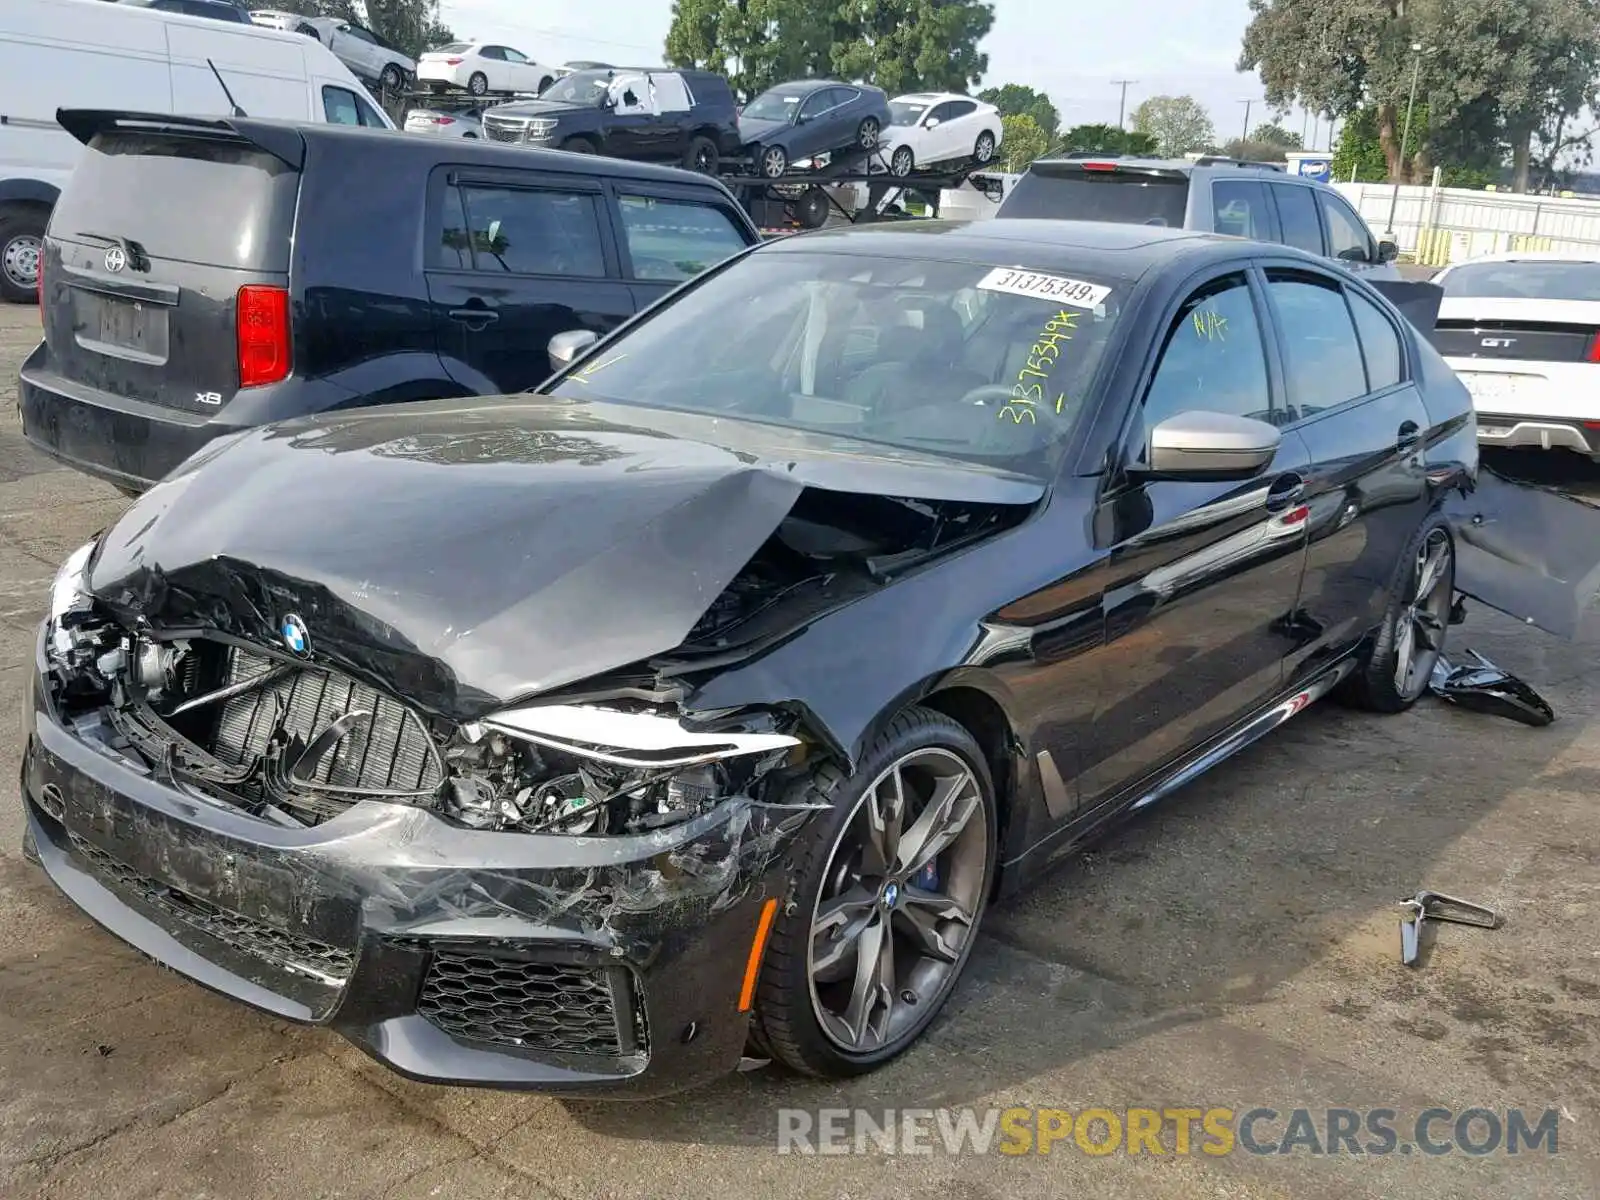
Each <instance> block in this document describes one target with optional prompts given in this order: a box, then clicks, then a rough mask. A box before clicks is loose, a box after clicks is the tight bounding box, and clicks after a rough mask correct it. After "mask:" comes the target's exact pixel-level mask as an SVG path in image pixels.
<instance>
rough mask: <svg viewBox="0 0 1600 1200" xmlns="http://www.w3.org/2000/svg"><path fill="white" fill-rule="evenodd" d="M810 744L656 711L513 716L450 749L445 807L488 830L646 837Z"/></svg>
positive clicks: (572, 709)
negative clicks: (689, 722)
mask: <svg viewBox="0 0 1600 1200" xmlns="http://www.w3.org/2000/svg"><path fill="white" fill-rule="evenodd" d="M800 745H801V742H800V739H799V738H796V737H794V736H792V735H790V734H788V733H782V732H777V731H751V730H749V729H737V730H692V729H687V728H685V727H684V725H683V723H682V722H681V721H680V720H679V719H678V718H677V717H675V716H672V715H670V714H667V713H663V712H660V711H657V710H655V709H634V710H629V709H624V708H611V707H606V706H602V705H595V704H552V705H539V706H534V707H529V708H518V709H511V710H508V711H506V712H502V713H497V714H495V715H494V716H493V717H490V718H488V719H486V720H484V721H483V722H481V723H480V724H477V725H472V726H468V727H466V728H465V729H463V730H462V731H461V732H460V735H459V736H458V737H457V738H456V739H454V741H453V743H452V744H451V745H450V746H449V747H447V748H446V750H445V761H446V763H447V764H448V765H449V767H450V779H449V782H448V783H447V785H446V792H447V794H446V796H445V803H444V808H445V811H446V812H448V813H449V814H450V815H451V816H452V817H454V818H455V819H456V820H458V821H461V822H462V823H463V824H465V825H469V826H472V827H473V828H478V829H505V830H520V831H522V832H526V833H566V834H575V835H576V834H595V835H603V834H620V833H642V832H646V831H648V830H651V829H659V828H661V827H663V826H666V825H673V824H676V823H678V822H680V821H684V820H688V819H689V818H690V817H693V816H695V815H697V814H699V813H702V812H705V811H707V810H708V809H710V808H711V807H713V806H715V805H716V804H719V803H721V802H722V801H723V800H726V799H727V798H729V797H730V796H736V795H741V794H746V793H747V792H748V791H749V789H750V787H751V785H753V784H754V783H755V781H756V780H758V779H759V778H760V777H761V776H763V775H764V774H766V773H767V772H768V771H770V770H772V769H773V768H774V767H776V766H778V765H779V764H781V763H783V762H784V761H785V760H786V759H787V758H788V757H789V756H790V755H791V754H792V753H793V752H794V751H795V749H796V748H797V747H799V746H800Z"/></svg>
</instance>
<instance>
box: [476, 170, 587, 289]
mask: <svg viewBox="0 0 1600 1200" xmlns="http://www.w3.org/2000/svg"><path fill="white" fill-rule="evenodd" d="M461 198H462V203H463V205H464V206H465V208H466V211H467V238H468V241H469V243H470V245H471V248H472V258H473V265H474V266H475V267H476V269H477V270H479V271H490V272H496V273H509V274H512V275H573V276H586V277H589V278H598V277H603V276H604V275H605V273H606V265H605V252H604V251H603V250H602V248H601V243H600V221H599V217H598V215H597V213H596V209H595V202H596V200H597V197H595V196H592V195H586V194H574V193H571V192H557V191H542V190H541V191H534V190H523V189H520V188H502V187H487V186H477V185H468V186H466V187H464V188H462V191H461Z"/></svg>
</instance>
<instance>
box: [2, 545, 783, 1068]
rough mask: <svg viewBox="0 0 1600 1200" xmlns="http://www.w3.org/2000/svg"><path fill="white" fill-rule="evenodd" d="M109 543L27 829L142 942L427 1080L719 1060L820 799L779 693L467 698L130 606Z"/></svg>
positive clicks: (56, 624)
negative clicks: (122, 613)
mask: <svg viewBox="0 0 1600 1200" xmlns="http://www.w3.org/2000/svg"><path fill="white" fill-rule="evenodd" d="M92 553H93V550H92V546H89V547H84V548H83V549H82V550H81V551H79V552H78V553H77V554H75V555H74V556H73V558H72V559H71V560H69V562H68V564H67V565H66V567H65V568H63V570H62V573H61V575H60V577H59V578H58V579H57V581H56V586H55V588H54V590H53V594H52V597H51V614H50V617H49V619H48V620H47V621H46V623H45V625H44V626H43V628H42V629H41V631H40V635H39V639H38V642H37V648H36V663H35V666H36V671H35V676H34V687H33V696H32V702H31V704H30V706H29V709H30V724H29V728H28V740H27V749H26V754H25V758H24V762H23V768H22V791H23V796H24V805H25V807H26V810H27V813H26V815H27V839H28V845H29V849H30V852H31V853H32V854H34V855H36V856H37V859H38V861H39V863H40V864H41V865H42V866H43V868H44V869H45V871H46V872H47V873H48V874H49V875H50V877H51V879H52V880H54V882H55V883H56V884H57V885H58V886H59V887H60V888H61V890H62V891H64V892H65V893H66V894H67V895H68V896H69V897H70V898H71V899H72V900H73V901H74V902H75V903H76V904H78V905H79V907H81V908H82V909H83V910H84V911H85V912H87V913H88V914H89V915H90V916H92V917H94V918H95V919H96V920H97V921H98V922H100V923H101V924H102V925H104V926H105V927H106V928H107V929H109V930H110V931H111V932H113V933H115V934H116V935H117V936H119V937H121V938H123V939H124V940H125V941H127V942H129V943H131V944H132V945H134V946H135V947H137V948H138V949H140V950H141V951H143V952H144V953H146V954H148V955H150V956H151V957H153V958H155V959H156V960H158V961H160V962H162V963H163V964H165V965H167V966H169V967H171V968H173V969H174V970H177V971H179V972H181V973H182V974H184V975H187V976H189V977H190V978H192V979H194V980H196V981H198V982H200V983H202V984H204V985H206V986H208V987H210V988H213V989H215V990H216V991H219V992H222V993H225V994H227V995H230V996H233V997H235V998H237V999H240V1000H243V1001H245V1002H247V1003H249V1004H251V1005H254V1006H256V1007H258V1008H261V1009H264V1010H267V1011H269V1012H272V1013H275V1014H277V1015H279V1016H282V1017H285V1018H289V1019H293V1020H297V1021H304V1022H312V1023H317V1024H323V1025H327V1026H330V1027H332V1028H333V1029H335V1030H337V1031H338V1032H340V1033H341V1034H343V1035H344V1036H346V1037H348V1038H349V1039H351V1040H352V1041H354V1042H355V1043H357V1044H358V1045H360V1046H362V1047H363V1048H364V1049H366V1050H367V1051H368V1052H369V1053H371V1054H372V1055H374V1056H375V1057H376V1058H378V1059H380V1060H381V1061H383V1062H385V1063H387V1064H388V1065H389V1066H391V1067H393V1068H394V1069H395V1070H397V1071H400V1072H401V1073H403V1074H406V1075H409V1076H412V1077H414V1078H419V1079H426V1080H434V1081H440V1082H452V1083H466V1084H483V1085H493V1086H501V1087H531V1088H541V1089H547V1090H550V1091H554V1092H558V1093H568V1094H579V1093H584V1092H591V1091H594V1090H614V1091H618V1092H622V1093H626V1094H632V1095H656V1094H661V1093H665V1092H671V1091H675V1090H678V1089H680V1088H683V1087H687V1086H691V1085H693V1084H695V1083H698V1082H702V1081H704V1080H707V1079H710V1078H713V1077H716V1076H718V1075H721V1074H723V1073H725V1072H727V1071H729V1070H731V1069H733V1068H734V1067H735V1066H736V1064H737V1062H738V1059H739V1057H740V1055H741V1054H742V1052H743V1050H744V1045H745V1038H746V1029H747V1019H746V1017H747V1014H746V1013H745V1012H744V1011H742V1004H741V1000H742V997H741V992H742V991H744V988H743V983H744V979H745V975H746V973H747V969H748V968H749V967H750V966H751V962H752V946H753V945H754V941H755V938H756V931H757V929H758V926H759V925H760V923H761V922H760V917H761V911H762V908H763V905H764V904H765V902H766V901H767V900H768V899H769V898H772V897H777V898H779V900H780V902H781V901H782V896H783V893H784V889H785V885H786V869H785V864H784V853H785V850H786V848H787V847H788V845H789V842H790V840H791V839H792V837H793V835H794V833H795V832H796V831H797V830H798V828H799V827H800V826H801V825H802V824H803V823H804V822H805V820H806V819H807V818H808V817H809V815H810V810H809V809H807V808H806V807H805V806H804V805H799V804H789V803H785V802H784V798H785V797H787V796H789V795H791V794H792V793H791V790H790V788H789V786H788V784H789V781H790V780H793V779H797V778H799V777H800V776H801V774H802V770H803V763H804V758H805V755H806V754H807V752H808V747H807V745H806V743H805V742H804V741H803V740H802V739H801V738H800V737H799V736H797V731H796V729H795V728H794V727H793V726H792V724H791V723H789V722H787V721H786V720H785V718H784V717H783V716H782V715H781V714H773V713H756V714H752V713H748V712H746V713H721V714H703V713H697V714H693V718H692V719H691V718H690V717H689V716H688V715H687V714H684V713H683V712H682V711H681V708H680V707H679V706H678V703H677V700H678V699H679V698H678V697H674V696H672V695H668V694H659V695H658V694H652V693H650V692H648V691H647V690H644V689H638V688H634V689H623V690H622V691H621V692H614V693H613V694H610V695H605V696H602V697H600V698H588V699H584V700H581V701H573V702H568V703H548V704H544V705H539V706H529V707H519V708H510V709H505V710H502V711H497V712H493V713H490V714H489V715H487V716H485V717H484V718H483V719H482V720H479V721H472V722H465V723H456V722H450V721H446V720H443V719H441V718H439V717H437V716H428V715H425V714H424V713H423V712H422V711H420V710H418V709H415V708H413V707H410V706H408V704H407V703H406V702H405V700H404V698H403V697H402V696H399V695H396V694H393V693H391V692H389V691H386V690H382V689H379V688H376V687H373V686H370V685H369V684H367V683H364V682H360V681H358V680H356V679H355V678H353V677H351V676H348V675H346V674H343V673H341V672H340V671H339V670H337V669H335V668H333V667H331V666H329V665H328V664H326V663H324V662H320V661H319V660H318V658H317V656H316V653H315V651H314V649H313V648H312V647H311V646H310V645H309V644H308V642H309V638H310V637H312V636H314V633H311V632H309V631H307V630H306V629H305V628H304V626H303V624H302V625H300V626H296V624H295V622H297V621H298V620H299V618H297V617H293V616H292V614H291V615H290V617H289V618H286V620H285V623H284V625H283V634H284V636H283V641H282V644H280V645H277V646H268V645H263V644H259V643H254V642H248V641H243V640H239V639H237V638H226V637H224V636H222V635H220V634H218V633H216V632H214V631H207V630H206V629H204V628H202V627H198V626H197V627H194V628H187V629H182V630H176V629H162V628H154V627H151V626H150V624H149V622H134V623H127V622H122V621H119V620H116V619H114V618H113V617H112V616H111V615H110V614H109V613H108V612H107V611H106V610H105V609H104V608H103V607H102V606H101V605H100V604H99V603H98V602H97V601H96V600H95V599H94V598H93V597H92V596H91V595H90V593H89V588H88V583H87V579H88V568H89V563H90V560H91V556H92Z"/></svg>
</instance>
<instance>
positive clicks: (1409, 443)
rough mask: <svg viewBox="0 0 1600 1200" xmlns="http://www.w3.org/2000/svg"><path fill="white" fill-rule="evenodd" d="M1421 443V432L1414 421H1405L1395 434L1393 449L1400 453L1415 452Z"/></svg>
mask: <svg viewBox="0 0 1600 1200" xmlns="http://www.w3.org/2000/svg"><path fill="white" fill-rule="evenodd" d="M1421 441H1422V430H1421V428H1420V427H1419V426H1418V425H1417V423H1416V422H1415V421H1405V422H1402V423H1401V425H1400V431H1399V432H1398V433H1397V434H1395V439H1394V448H1395V449H1396V450H1400V451H1406V450H1415V449H1416V448H1417V445H1418V444H1419V443H1420V442H1421Z"/></svg>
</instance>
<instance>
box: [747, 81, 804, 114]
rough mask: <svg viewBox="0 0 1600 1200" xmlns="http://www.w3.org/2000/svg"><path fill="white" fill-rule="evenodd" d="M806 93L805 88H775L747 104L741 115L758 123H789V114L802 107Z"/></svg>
mask: <svg viewBox="0 0 1600 1200" xmlns="http://www.w3.org/2000/svg"><path fill="white" fill-rule="evenodd" d="M806 93H807V89H805V88H797V87H775V88H773V89H772V90H771V91H770V92H762V93H761V95H759V96H757V97H756V98H755V99H754V100H752V101H750V103H749V104H746V105H745V106H744V112H742V113H740V114H739V115H740V116H743V117H750V118H752V119H753V120H756V121H787V120H788V119H789V114H790V113H792V112H794V110H795V109H797V108H799V107H800V101H802V100H804V99H805V98H806Z"/></svg>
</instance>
